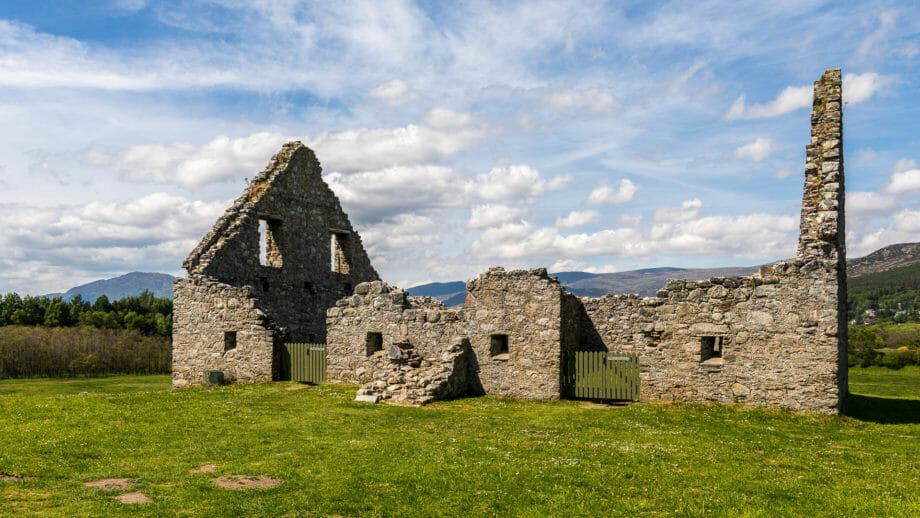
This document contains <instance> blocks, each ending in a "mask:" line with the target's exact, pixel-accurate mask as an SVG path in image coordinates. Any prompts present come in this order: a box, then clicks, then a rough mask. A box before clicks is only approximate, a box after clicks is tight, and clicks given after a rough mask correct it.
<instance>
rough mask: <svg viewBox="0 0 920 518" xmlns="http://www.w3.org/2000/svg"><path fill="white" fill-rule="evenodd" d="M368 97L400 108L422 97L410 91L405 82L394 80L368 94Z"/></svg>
mask: <svg viewBox="0 0 920 518" xmlns="http://www.w3.org/2000/svg"><path fill="white" fill-rule="evenodd" d="M368 95H370V96H371V97H373V98H375V99H379V100H381V101H383V102H385V103H387V104H391V105H393V106H399V105H400V104H405V103H407V102H410V101H414V100H416V99H418V98H419V97H420V96H419V94H418V92H415V91H413V90H412V89H410V88H409V85H408V84H406V82H405V81H401V80H399V79H394V80H392V81H389V82H386V83H384V84H382V85H380V86H378V87H376V88H374V89H372V90H371V91H370V92H368Z"/></svg>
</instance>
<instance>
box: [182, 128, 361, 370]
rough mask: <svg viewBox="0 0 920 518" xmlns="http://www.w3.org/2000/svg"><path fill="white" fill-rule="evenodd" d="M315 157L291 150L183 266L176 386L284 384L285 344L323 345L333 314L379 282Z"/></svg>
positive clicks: (297, 147) (294, 145)
mask: <svg viewBox="0 0 920 518" xmlns="http://www.w3.org/2000/svg"><path fill="white" fill-rule="evenodd" d="M321 173H322V169H321V168H320V164H319V161H317V159H316V156H315V155H314V154H313V152H312V151H311V150H309V149H308V148H306V147H305V146H304V145H303V144H301V143H300V142H290V143H288V144H285V145H284V147H283V148H282V149H281V151H280V152H278V154H276V155H275V156H274V157H273V158H272V159H271V161H270V162H269V163H268V166H267V167H266V168H265V170H264V171H262V172H261V173H259V175H258V176H256V177H255V178H253V180H252V182H250V183H249V185H248V186H247V188H246V190H245V191H243V194H242V195H241V196H240V197H239V198H238V199H237V200H236V201H235V202H234V203H233V205H232V206H231V207H230V208H229V209H227V211H226V212H225V213H224V215H223V216H221V218H220V219H219V220H218V221H217V223H216V224H215V225H214V228H213V229H211V232H209V233H208V235H206V236H205V237H204V239H202V240H201V243H200V244H199V245H198V247H197V248H195V250H193V251H192V253H191V254H190V255H189V256H188V258H187V259H186V260H185V261H184V262H183V263H182V267H183V268H185V269H186V270H187V271H188V275H187V276H186V277H185V278H184V279H179V280H177V281H176V283H175V286H174V299H173V315H174V316H173V319H174V323H173V386H175V387H185V386H189V385H200V384H203V383H207V381H208V379H207V376H208V372H209V371H220V372H223V374H224V376H225V377H226V380H227V381H244V382H260V381H272V380H273V379H279V378H280V377H281V375H282V373H281V365H282V363H283V356H282V355H283V354H284V348H283V343H284V342H286V341H295V342H323V341H325V339H326V325H325V324H326V322H325V320H326V309H327V308H329V307H331V306H334V305H335V302H336V300H338V299H340V298H342V297H344V296H346V295H349V294H351V293H352V289H353V287H354V286H355V285H357V284H358V283H361V282H364V281H372V280H376V279H378V278H379V277H378V276H377V272H376V271H375V270H374V267H373V266H371V262H370V259H369V258H368V256H367V253H366V252H365V251H364V248H363V247H362V245H361V237H360V236H359V235H358V233H357V232H355V231H354V229H353V228H352V226H351V223H350V222H349V221H348V216H347V215H346V214H345V212H344V211H343V210H342V207H341V205H340V204H339V200H338V198H336V196H335V194H333V192H332V190H331V189H329V186H328V185H326V183H325V182H324V181H323V179H322V177H321Z"/></svg>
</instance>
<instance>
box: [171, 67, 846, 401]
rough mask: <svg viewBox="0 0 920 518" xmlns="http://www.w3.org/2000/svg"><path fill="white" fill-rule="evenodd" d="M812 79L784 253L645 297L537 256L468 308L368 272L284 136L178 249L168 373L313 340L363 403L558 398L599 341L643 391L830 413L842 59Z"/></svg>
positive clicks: (841, 377) (841, 373)
mask: <svg viewBox="0 0 920 518" xmlns="http://www.w3.org/2000/svg"><path fill="white" fill-rule="evenodd" d="M814 91H815V96H814V103H813V112H812V118H811V125H812V134H811V142H810V143H809V144H808V145H807V146H806V156H807V158H806V164H805V186H804V192H803V199H802V213H801V232H800V238H799V246H798V253H797V255H796V257H795V258H793V259H788V260H784V261H779V262H776V263H773V264H768V265H764V266H762V267H761V268H760V271H759V272H758V273H756V274H754V275H749V276H744V277H731V278H713V279H709V280H703V281H682V280H671V281H668V282H667V284H666V285H665V286H664V287H663V288H662V289H661V290H659V291H658V293H657V295H656V296H655V297H646V298H641V297H638V296H637V295H608V296H604V297H599V298H583V299H582V298H578V297H575V296H574V295H572V294H571V293H569V292H568V291H566V290H565V288H564V287H563V286H562V285H561V284H560V283H559V282H558V281H557V280H556V279H555V278H551V277H549V276H548V275H547V273H546V270H545V269H544V268H535V269H531V270H515V271H505V270H504V269H503V268H500V267H496V268H491V269H489V271H488V272H486V273H484V274H482V275H480V276H479V277H478V278H476V279H473V280H470V281H469V282H468V283H467V298H466V303H465V305H464V306H463V307H462V308H446V307H445V306H444V305H443V304H442V303H441V302H440V301H438V300H435V299H432V298H430V297H409V296H408V295H407V293H406V291H404V290H400V289H397V288H394V287H392V286H389V285H388V284H386V283H384V282H382V281H380V280H379V279H378V276H377V273H376V272H375V271H374V269H373V267H372V266H371V264H370V261H369V259H368V257H367V254H366V253H365V252H364V250H363V248H362V246H361V240H360V237H359V236H358V235H357V233H355V232H354V231H353V230H352V227H351V225H350V223H349V221H348V218H347V216H346V215H345V214H344V212H342V209H341V206H340V205H339V202H338V200H337V199H336V197H335V195H334V194H333V193H332V192H331V191H330V190H329V188H328V186H327V185H326V184H325V183H324V182H323V181H322V179H321V177H320V167H319V163H318V162H317V160H316V157H315V156H314V155H313V153H312V151H310V150H309V149H307V148H305V147H304V146H303V145H302V144H300V143H299V142H292V143H289V144H286V145H285V146H284V148H283V149H282V150H281V152H279V153H278V154H277V155H275V157H274V158H273V159H272V160H271V162H270V163H269V165H268V167H267V168H266V169H265V171H263V172H262V173H260V174H259V176H257V177H256V178H255V179H254V180H253V181H252V183H250V185H249V186H248V187H247V189H246V191H245V192H244V193H243V195H242V196H241V197H240V198H239V199H238V200H237V201H236V202H235V203H234V204H233V206H232V207H230V208H229V209H228V210H227V212H226V214H224V216H223V217H221V218H220V220H218V222H217V224H216V225H215V226H214V229H213V230H212V231H211V232H210V233H209V234H208V235H207V236H205V238H204V239H203V240H202V242H201V244H200V245H199V246H198V247H197V248H196V249H195V250H194V251H193V252H192V254H191V255H190V256H189V258H188V259H186V261H185V262H184V263H183V266H184V267H185V268H186V269H187V270H188V276H187V277H186V278H185V279H181V280H179V281H176V284H175V317H174V319H175V324H174V335H173V347H174V357H173V383H174V385H175V386H177V387H182V386H187V385H192V384H200V383H203V382H205V381H206V376H207V372H208V371H211V370H219V371H222V372H224V374H225V376H226V377H228V378H230V379H231V380H237V381H249V382H256V381H268V380H271V379H273V378H277V377H278V376H277V371H278V370H279V368H278V366H279V361H280V360H279V357H278V356H279V354H278V353H279V350H280V349H281V348H280V347H279V345H280V344H281V343H282V342H283V341H285V340H291V341H310V342H313V341H323V340H325V341H326V343H327V379H328V380H330V381H339V382H345V383H353V384H357V385H361V388H360V389H359V391H358V399H360V400H365V401H375V402H376V401H378V400H381V399H383V400H390V401H393V402H400V403H409V404H425V403H428V402H430V401H432V400H435V399H445V398H452V397H458V396H462V395H464V394H493V395H500V396H509V397H522V398H541V399H552V398H559V397H561V396H562V395H563V394H565V393H566V387H565V386H563V366H564V365H565V364H566V361H567V359H569V358H571V355H572V353H573V352H574V351H579V350H596V351H617V352H639V353H641V355H642V368H641V373H640V374H641V396H642V399H643V400H669V401H713V402H741V403H745V404H751V405H760V406H777V407H782V408H787V409H791V410H796V411H804V412H814V413H834V412H836V411H837V410H838V409H839V407H840V403H841V401H842V398H843V396H845V395H846V391H847V377H846V365H847V363H846V354H847V328H846V247H845V242H844V236H845V226H844V171H843V125H842V111H841V92H842V91H841V74H840V70H839V69H831V70H827V71H826V72H825V73H824V75H823V76H822V77H821V79H820V80H818V81H817V82H815V90H814ZM260 242H261V243H262V244H263V245H261V246H260ZM352 288H354V289H352ZM273 372H274V375H273Z"/></svg>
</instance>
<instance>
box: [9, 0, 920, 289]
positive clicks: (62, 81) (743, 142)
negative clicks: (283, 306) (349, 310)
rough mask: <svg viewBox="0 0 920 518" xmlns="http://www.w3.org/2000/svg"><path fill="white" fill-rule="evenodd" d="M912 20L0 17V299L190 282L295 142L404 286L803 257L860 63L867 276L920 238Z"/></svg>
mask: <svg viewBox="0 0 920 518" xmlns="http://www.w3.org/2000/svg"><path fill="white" fill-rule="evenodd" d="M918 62H920V8H918V6H917V5H915V4H914V3H913V2H840V1H837V2H807V1H775V2H762V1H757V2H743V1H742V2H737V1H734V2H635V3H631V4H630V3H626V2H610V3H606V2H593V1H584V2H580V1H573V2H564V1H552V2H539V1H536V2H478V1H474V2H450V3H440V2H418V3H413V2H398V1H397V2H386V1H367V2H334V3H318V4H314V3H311V2H301V1H297V0H284V1H277V2H268V1H264V2H261V1H253V0H248V1H244V0H208V1H185V2H148V1H145V0H115V1H108V2H96V3H92V2H76V1H74V2H61V1H54V2H51V1H47V2H42V1H31V2H4V3H3V4H0V121H2V124H0V247H2V249H3V251H4V252H3V254H2V255H0V292H8V291H17V292H19V293H32V294H40V293H47V292H52V291H61V290H64V289H67V288H69V287H71V286H74V285H77V284H80V283H82V282H86V281H90V280H95V279H98V278H107V277H113V276H116V275H119V274H122V273H126V272H129V271H138V270H139V271H160V272H166V273H172V274H174V275H181V274H182V273H183V272H182V271H181V269H180V267H179V264H180V262H181V261H182V259H183V258H184V257H185V256H186V255H187V254H188V252H189V251H190V250H192V249H193V248H194V246H195V245H196V244H197V242H198V240H199V239H200V238H201V237H202V236H203V235H204V234H205V233H206V232H207V230H208V229H209V228H210V227H211V225H212V224H213V222H214V221H215V220H216V219H217V217H218V216H219V215H220V214H221V213H222V212H223V210H224V209H225V208H226V207H227V206H228V205H229V204H230V202H231V201H232V200H233V199H235V198H236V197H237V196H238V195H239V193H240V192H241V191H242V189H243V188H244V186H245V179H246V178H252V177H253V176H254V175H255V174H256V173H257V172H258V171H260V170H261V169H262V168H263V167H264V166H265V164H266V163H267V162H268V160H269V158H270V157H271V155H272V154H274V153H275V152H276V151H277V150H278V149H280V147H281V145H282V144H283V143H284V142H286V141H288V140H294V139H298V140H302V141H303V142H304V143H305V144H307V145H308V146H310V147H312V148H313V149H314V150H315V151H316V153H317V155H318V157H319V159H320V161H321V162H322V164H323V167H324V177H325V179H326V181H327V182H328V183H329V184H330V185H331V186H332V188H333V189H334V190H335V191H336V193H337V194H338V196H339V197H340V199H341V200H342V203H343V205H344V206H345V209H346V211H347V212H348V213H349V214H350V216H351V219H352V222H353V224H355V226H356V227H357V228H358V229H359V231H360V232H361V234H362V237H363V239H364V242H365V245H366V247H367V248H368V251H369V252H370V254H371V256H372V260H373V262H374V264H375V266H376V267H377V269H378V271H379V272H380V274H381V276H382V277H383V278H384V279H385V280H387V281H388V282H390V283H391V284H397V285H399V286H411V285H414V284H419V283H424V282H428V281H445V280H460V279H468V278H471V277H473V276H475V275H476V274H478V273H479V272H481V271H483V270H485V269H486V268H487V267H489V266H493V265H503V266H506V267H532V266H541V265H542V266H547V267H549V268H550V270H551V271H562V270H587V271H596V272H604V271H620V270H629V269H635V268H644V267H653V266H688V267H708V266H730V265H731V266H734V265H751V264H759V263H764V262H768V261H772V260H776V259H780V258H784V257H790V256H792V255H794V253H795V244H796V235H797V230H798V217H799V214H798V211H799V203H800V197H801V188H802V182H803V169H804V159H805V153H804V147H805V144H806V143H807V142H808V139H809V111H810V104H811V85H812V82H813V81H814V80H816V79H817V78H818V77H819V76H820V75H821V73H822V72H823V71H824V69H825V68H831V67H842V68H843V72H844V90H845V93H844V96H845V101H846V103H847V104H846V106H845V113H844V121H845V140H844V150H845V163H846V174H847V190H848V197H847V202H848V214H847V225H848V229H847V230H848V232H847V241H848V253H849V255H850V256H859V255H863V254H865V253H868V252H871V251H872V250H875V249H877V248H879V247H881V246H884V245H887V244H891V243H897V242H905V241H920V201H918V200H920V197H918V194H920V167H918V165H917V161H918V160H920V151H918V150H920V132H918V131H917V123H916V121H917V120H920V104H918V103H917V98H918V97H920V95H918V94H920V92H918V87H917V79H918Z"/></svg>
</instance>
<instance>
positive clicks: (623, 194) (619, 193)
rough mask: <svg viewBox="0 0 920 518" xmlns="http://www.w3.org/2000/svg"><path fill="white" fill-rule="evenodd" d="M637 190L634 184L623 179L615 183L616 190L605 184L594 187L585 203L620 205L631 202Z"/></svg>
mask: <svg viewBox="0 0 920 518" xmlns="http://www.w3.org/2000/svg"><path fill="white" fill-rule="evenodd" d="M638 190H639V187H638V186H637V185H636V184H634V183H632V182H631V181H629V179H627V178H623V179H621V180H620V181H619V183H617V188H616V190H614V189H613V187H610V186H609V185H607V184H604V185H601V186H599V187H596V188H595V189H594V190H593V191H591V194H589V195H588V199H587V200H586V201H587V203H591V204H594V205H620V204H623V203H626V202H628V201H631V200H632V199H633V196H635V195H636V191H638Z"/></svg>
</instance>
